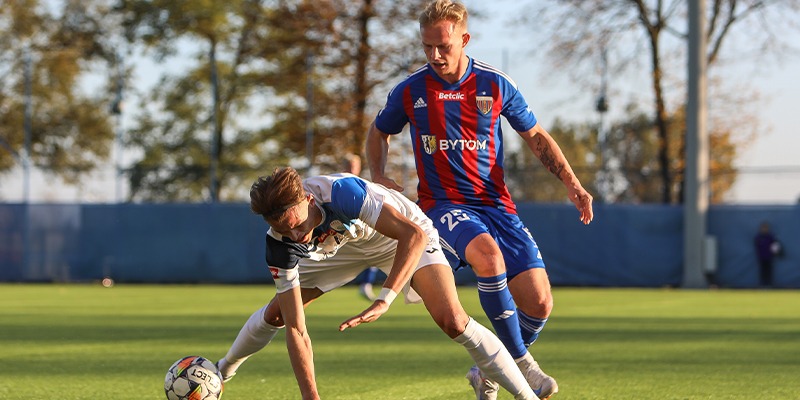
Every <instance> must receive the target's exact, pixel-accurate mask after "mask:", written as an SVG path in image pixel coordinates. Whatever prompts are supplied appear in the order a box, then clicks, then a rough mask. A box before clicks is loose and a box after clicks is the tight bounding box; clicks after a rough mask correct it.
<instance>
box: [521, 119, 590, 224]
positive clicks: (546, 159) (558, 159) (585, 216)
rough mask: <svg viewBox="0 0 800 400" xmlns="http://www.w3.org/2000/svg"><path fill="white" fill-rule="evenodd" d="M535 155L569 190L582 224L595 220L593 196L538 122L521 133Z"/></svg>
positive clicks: (569, 195) (568, 194)
mask: <svg viewBox="0 0 800 400" xmlns="http://www.w3.org/2000/svg"><path fill="white" fill-rule="evenodd" d="M519 134H520V136H522V139H524V140H525V143H527V145H528V147H529V148H530V149H531V151H532V152H533V154H534V155H535V156H536V157H537V158H538V159H539V161H541V162H542V164H543V165H544V166H545V168H547V170H548V171H550V172H551V173H552V174H553V175H555V176H556V177H557V178H558V179H559V180H560V181H561V183H563V184H564V186H565V187H566V188H567V196H568V197H569V199H570V201H572V203H573V204H575V208H577V209H578V211H579V212H580V214H581V216H580V219H581V222H583V223H584V224H588V223H590V222H592V219H593V218H594V211H593V210H592V195H591V194H589V192H587V191H586V189H584V188H583V185H581V182H580V180H578V177H577V176H575V172H573V171H572V167H571V166H570V165H569V162H568V161H567V158H566V157H565V156H564V153H563V152H562V151H561V148H560V147H559V146H558V143H556V141H555V139H553V137H552V136H550V134H549V133H548V132H547V131H546V130H545V129H544V128H543V127H542V126H541V125H540V124H539V123H538V122H537V123H536V126H534V127H533V128H531V129H529V130H527V131H525V132H519Z"/></svg>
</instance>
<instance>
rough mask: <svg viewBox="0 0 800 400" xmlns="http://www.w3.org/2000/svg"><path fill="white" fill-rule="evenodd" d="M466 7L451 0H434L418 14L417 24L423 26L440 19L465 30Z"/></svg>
mask: <svg viewBox="0 0 800 400" xmlns="http://www.w3.org/2000/svg"><path fill="white" fill-rule="evenodd" d="M467 17H468V13H467V7H466V6H465V5H463V4H461V3H459V2H453V1H451V0H434V1H432V2H430V3H428V5H427V6H426V7H425V9H424V10H422V13H421V14H420V15H419V26H420V27H425V26H430V25H433V24H435V23H437V22H440V21H450V22H452V23H453V24H454V25H455V26H456V27H457V28H462V29H464V31H466V30H467Z"/></svg>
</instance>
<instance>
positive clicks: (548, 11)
mask: <svg viewBox="0 0 800 400" xmlns="http://www.w3.org/2000/svg"><path fill="white" fill-rule="evenodd" d="M706 4H707V7H706V11H707V15H706V19H705V20H706V26H705V28H706V32H705V35H706V39H707V43H708V45H707V53H706V61H707V63H708V65H709V72H710V73H713V71H714V70H715V69H716V68H718V67H719V65H720V64H722V61H724V60H721V56H720V55H721V54H722V53H723V52H722V50H723V47H724V46H725V45H729V44H730V43H733V42H735V43H736V47H737V48H736V57H735V59H736V60H749V59H752V60H758V61H759V62H760V61H761V60H762V59H763V57H765V56H766V55H768V54H775V53H776V50H781V49H782V47H783V44H782V43H781V39H780V38H781V35H780V32H781V31H782V30H784V29H796V28H797V24H796V22H795V21H796V16H797V13H798V11H799V10H800V1H797V0H788V1H775V2H765V1H737V0H708V1H706ZM534 8H535V11H534V12H531V13H528V14H526V15H528V16H534V17H522V18H523V19H525V21H526V22H527V23H529V24H534V25H535V26H536V30H537V32H544V33H545V36H544V38H543V40H540V41H537V43H545V44H546V50H547V51H548V54H549V55H550V56H551V61H553V62H554V68H557V69H558V70H560V71H561V70H566V71H570V73H571V74H572V76H573V78H574V80H575V82H580V83H583V84H585V85H587V86H592V85H591V83H590V82H589V81H588V80H587V77H595V76H596V75H595V74H591V73H587V71H594V69H595V68H596V64H597V60H598V57H597V55H598V54H600V53H602V52H605V51H608V54H610V59H611V62H612V65H611V70H612V76H631V75H630V74H635V73H637V72H638V70H646V71H647V75H646V79H648V80H649V84H650V87H649V88H648V89H647V91H648V92H649V98H650V102H651V104H652V108H651V111H650V112H649V114H650V118H648V119H646V120H644V121H641V120H639V119H638V118H632V119H631V118H628V121H627V122H624V123H623V124H625V123H638V122H647V121H649V122H650V123H651V124H653V127H654V129H655V130H656V133H657V139H656V143H657V144H656V153H655V154H653V155H652V156H653V157H654V158H655V159H656V160H657V165H656V166H649V167H648V168H647V172H646V173H647V175H648V177H649V179H650V181H652V180H654V179H658V181H659V182H660V186H659V187H658V188H651V190H653V191H656V190H655V189H658V190H657V192H658V193H659V197H658V198H653V197H652V195H648V196H647V198H648V199H649V200H648V201H659V202H663V203H670V202H680V201H682V197H681V187H682V184H681V183H678V184H676V176H674V175H673V174H674V173H678V174H679V176H678V177H677V179H678V180H681V179H682V176H683V175H682V173H681V171H680V169H681V168H682V165H683V161H680V162H679V166H678V167H676V166H675V163H676V161H675V159H673V158H672V157H673V156H680V157H682V156H683V154H682V153H676V152H675V151H676V150H675V149H680V148H681V147H682V142H680V141H678V139H680V140H682V139H681V138H682V134H683V132H681V134H675V133H674V131H675V129H676V127H673V126H671V125H670V124H671V122H673V121H674V120H675V117H676V116H677V115H679V114H681V113H682V111H678V110H679V109H680V108H682V107H684V106H685V98H686V95H685V86H686V83H685V77H684V76H682V74H681V73H679V72H676V71H680V72H683V71H686V62H685V54H686V47H687V41H686V40H687V33H686V32H687V25H688V24H687V18H686V17H687V12H688V11H687V2H686V1H685V0H671V1H645V0H631V1H616V0H586V1H556V0H551V1H546V2H538V3H537V4H536V5H535V6H534ZM748 52H750V53H752V54H754V55H758V56H754V57H742V54H746V53H748ZM613 79H618V78H613ZM718 82H719V81H718ZM612 84H613V83H612ZM717 84H719V85H730V84H731V82H722V83H717ZM747 92H749V91H745V92H744V93H747ZM740 99H741V97H740V98H737V99H731V98H716V99H714V100H717V101H712V102H710V107H711V108H710V109H709V112H710V113H711V114H714V113H715V112H716V113H719V112H720V110H719V108H720V105H724V104H727V103H729V102H730V101H734V102H736V101H739V100H740ZM715 108H716V109H715ZM740 113H742V109H740V110H737V111H735V114H740ZM735 114H734V115H735ZM728 115H731V114H728ZM750 117H751V118H750V119H749V122H746V124H747V125H749V127H750V128H753V129H752V130H751V132H754V131H755V126H754V125H758V123H757V121H758V119H757V116H754V115H750ZM680 120H681V121H682V118H680ZM723 120H724V119H721V118H718V119H716V120H715V121H712V125H711V126H710V131H711V133H712V135H713V134H716V135H722V132H728V133H731V132H733V130H731V129H730V127H729V126H714V125H713V123H714V122H719V121H723ZM637 121H638V122H637ZM754 122H755V123H754ZM682 126H683V125H681V127H682ZM739 128H741V127H739ZM739 130H740V131H741V129H739ZM723 136H724V135H723ZM718 137H722V136H718ZM725 137H726V138H727V140H725V141H723V142H717V141H714V140H713V138H712V141H711V146H712V147H711V153H712V155H713V154H715V153H719V152H720V151H725V150H726V149H724V148H723V149H719V148H715V147H713V146H715V145H726V146H727V145H731V146H734V147H736V145H741V144H744V143H747V142H748V141H749V140H750V139H751V137H750V136H747V135H745V136H741V135H738V136H737V135H733V134H729V135H727V136H725ZM728 155H729V156H731V158H728V159H727V161H726V162H727V164H725V165H717V166H716V168H717V170H716V171H722V170H724V171H727V172H725V174H726V175H728V178H727V179H732V180H735V171H734V170H733V169H732V167H731V165H732V164H733V162H734V161H735V157H736V155H737V153H735V152H734V153H729V154H728ZM717 161H719V162H722V161H723V160H722V159H720V160H717ZM713 167H714V166H713V165H712V168H713ZM712 172H714V171H713V170H712ZM649 185H651V183H649V182H648V186H649ZM729 187H730V185H729V184H726V185H723V186H721V187H717V188H716V191H714V189H712V192H714V194H713V195H714V196H717V195H719V196H724V193H720V190H721V191H723V192H724V191H725V190H727V189H726V188H729Z"/></svg>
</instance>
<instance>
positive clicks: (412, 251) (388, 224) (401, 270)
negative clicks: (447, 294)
mask: <svg viewBox="0 0 800 400" xmlns="http://www.w3.org/2000/svg"><path fill="white" fill-rule="evenodd" d="M375 230H377V231H378V232H379V233H381V234H383V235H385V236H388V237H390V238H392V239H395V240H397V250H396V252H395V256H394V261H393V262H392V269H391V271H389V275H387V277H386V281H384V283H383V287H384V288H388V289H391V290H392V291H393V292H395V293H399V292H400V290H402V289H403V286H404V285H405V284H406V282H408V280H409V279H411V275H413V273H414V268H415V267H416V266H417V264H418V263H419V259H420V257H421V256H422V252H423V251H424V250H425V246H426V245H427V243H428V235H427V234H425V231H423V230H422V228H420V227H419V225H417V224H415V223H414V222H413V221H411V220H410V219H408V218H406V217H405V216H404V215H403V214H401V213H400V212H399V211H397V210H396V209H395V208H394V207H391V206H389V205H386V204H384V206H383V207H382V208H381V213H380V215H379V216H378V220H377V222H376V223H375Z"/></svg>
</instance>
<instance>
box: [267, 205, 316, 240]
mask: <svg viewBox="0 0 800 400" xmlns="http://www.w3.org/2000/svg"><path fill="white" fill-rule="evenodd" d="M311 207H312V204H311V196H307V197H306V198H305V199H303V201H301V202H300V203H298V204H295V205H294V206H292V207H291V208H289V209H288V210H286V212H284V213H283V214H282V215H281V216H280V217H278V218H277V219H276V220H274V221H272V220H271V221H269V225H270V226H271V227H272V229H274V230H275V231H276V232H278V233H280V234H281V235H283V236H285V237H288V238H289V239H291V240H292V241H293V242H295V243H308V242H310V241H311V234H312V233H313V232H314V228H316V225H315V224H314V218H312V216H311V213H310V211H309V209H310V208H311Z"/></svg>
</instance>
